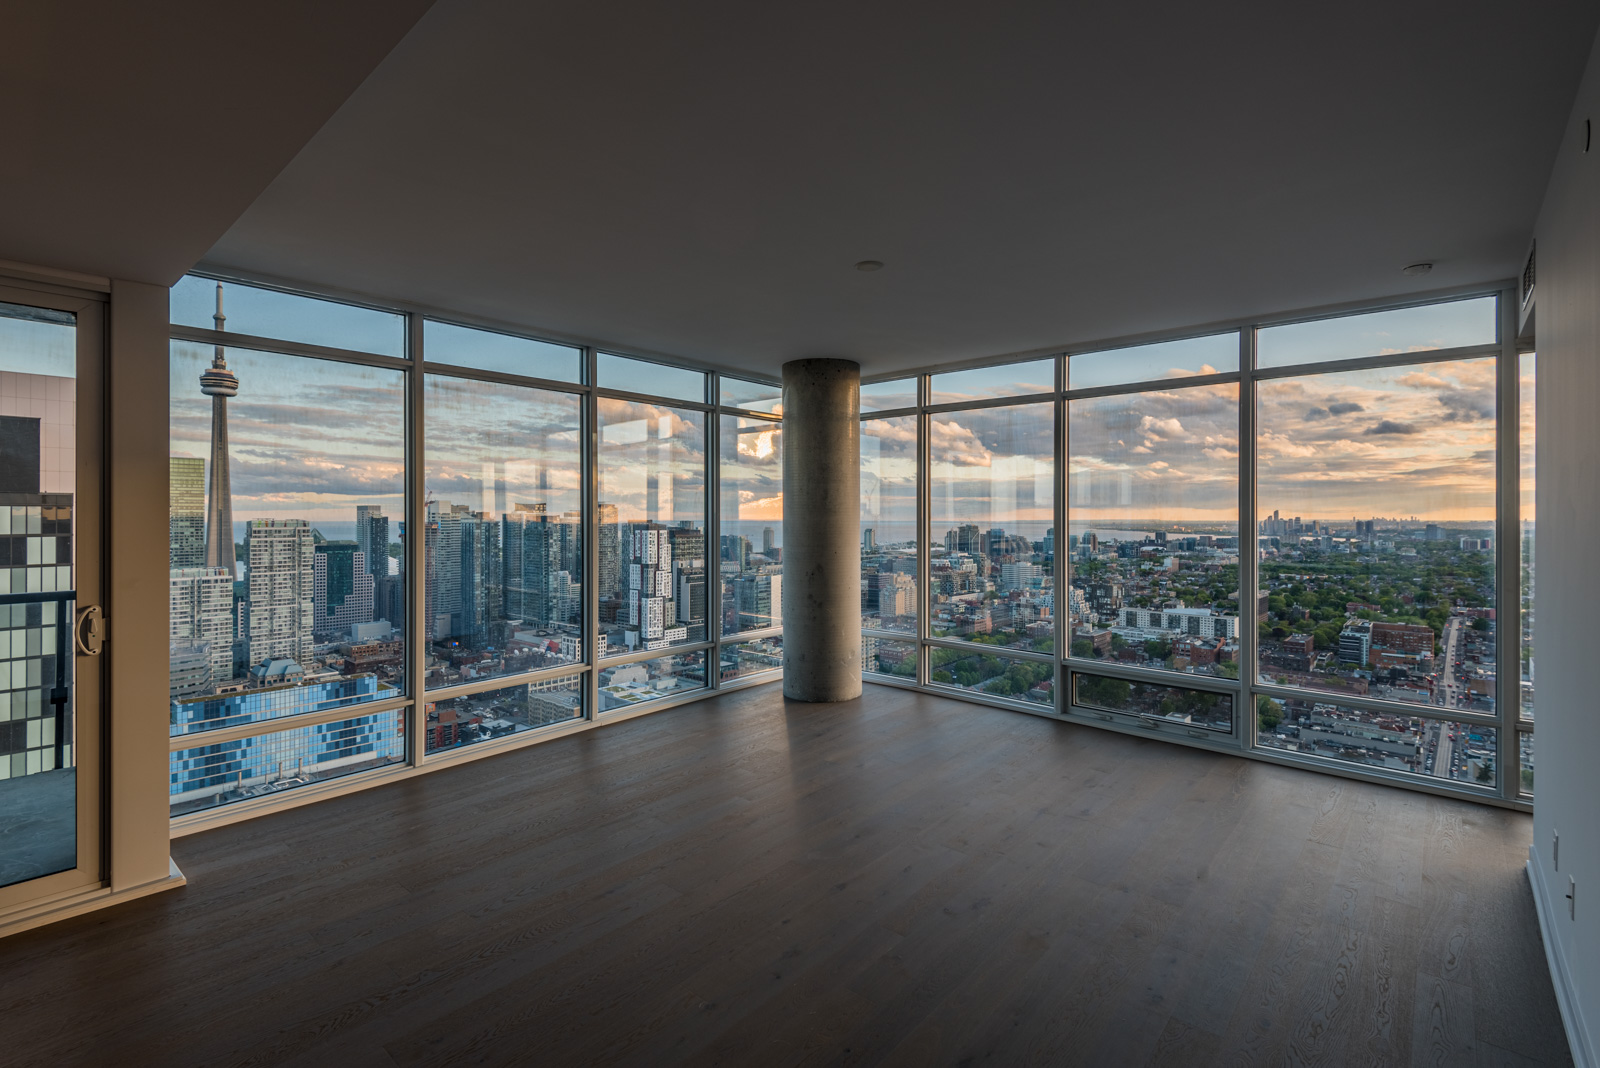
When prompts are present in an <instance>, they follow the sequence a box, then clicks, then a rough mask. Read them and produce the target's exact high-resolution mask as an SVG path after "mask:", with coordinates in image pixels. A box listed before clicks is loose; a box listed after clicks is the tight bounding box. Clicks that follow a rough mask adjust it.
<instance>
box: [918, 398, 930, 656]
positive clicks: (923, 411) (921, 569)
mask: <svg viewBox="0 0 1600 1068" xmlns="http://www.w3.org/2000/svg"><path fill="white" fill-rule="evenodd" d="M929 389H930V380H929V376H927V375H925V374H921V375H918V376H917V685H918V686H927V685H928V683H929V681H930V680H931V679H932V677H933V675H932V671H931V670H930V663H929V662H930V660H931V659H932V653H931V649H930V647H929V645H928V644H927V641H928V635H929V634H930V633H932V629H933V628H932V627H931V626H930V621H931V619H932V616H933V591H932V590H931V589H930V588H929V585H930V582H931V578H932V573H933V568H932V561H931V556H932V552H933V523H932V518H931V513H932V478H933V470H932V467H931V463H932V460H931V455H932V454H931V451H930V438H931V436H932V435H931V433H930V427H929V422H928V421H929V419H930V418H931V416H929V415H928V411H927V408H928V394H929Z"/></svg>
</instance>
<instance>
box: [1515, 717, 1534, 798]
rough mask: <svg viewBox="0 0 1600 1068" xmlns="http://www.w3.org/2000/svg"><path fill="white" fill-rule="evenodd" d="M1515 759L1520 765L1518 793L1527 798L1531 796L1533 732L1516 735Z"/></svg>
mask: <svg viewBox="0 0 1600 1068" xmlns="http://www.w3.org/2000/svg"><path fill="white" fill-rule="evenodd" d="M1517 758H1518V763H1519V764H1520V765H1521V769H1522V778H1521V783H1520V787H1519V789H1520V791H1521V792H1522V793H1523V794H1524V795H1526V796H1528V797H1532V796H1533V732H1532V731H1522V732H1521V733H1519V734H1518V735H1517Z"/></svg>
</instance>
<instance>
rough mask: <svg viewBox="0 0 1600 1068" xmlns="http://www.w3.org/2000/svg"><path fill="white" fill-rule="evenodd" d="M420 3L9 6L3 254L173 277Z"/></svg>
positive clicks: (115, 273) (0, 199)
mask: <svg viewBox="0 0 1600 1068" xmlns="http://www.w3.org/2000/svg"><path fill="white" fill-rule="evenodd" d="M427 7H428V0H344V2H341V3H338V4H329V3H326V2H324V0H274V2H273V3H272V4H271V5H269V6H268V8H266V9H264V8H262V6H261V5H254V4H237V5H228V4H217V3H216V2H215V0H163V2H161V3H130V2H128V0H72V2H70V3H63V2H56V3H49V2H36V3H25V4H9V5H7V6H6V8H5V14H4V20H3V24H4V30H3V32H0V122H3V133H0V205H3V209H0V259H5V260H12V261H16V262H20V263H26V264H32V265H35V266H44V267H54V268H58V269H62V270H68V271H76V272H79V273H85V274H96V275H104V276H107V277H112V278H125V279H131V280H134V281H142V282H156V283H161V284H170V283H171V282H173V281H174V280H175V279H176V278H177V276H179V275H181V274H182V273H183V272H184V271H185V270H186V269H188V267H189V266H190V265H192V264H193V263H194V262H195V260H197V259H199V258H200V257H201V256H202V255H204V254H205V251H206V250H207V249H208V248H210V247H211V245H212V243H213V242H215V241H216V240H217V238H218V237H219V236H221V234H222V233H223V231H225V230H226V229H227V228H228V227H229V226H230V225H231V224H232V223H233V221H234V220H235V219H237V218H238V217H239V213H240V212H242V211H244V209H245V208H246V207H248V206H249V205H250V203H251V201H253V200H255V198H256V196H257V195H258V194H259V193H260V192H261V191H262V190H263V189H265V188H266V187H267V184H268V183H269V182H271V181H272V179H273V178H274V177H275V176H276V175H277V173H278V172H279V171H280V170H282V169H283V166H284V164H286V163H288V162H289V161H290V160H291V159H293V158H294V155H295V153H296V152H298V151H299V150H300V148H301V147H302V146H304V145H305V143H306V141H307V140H309V139H310V137H311V136H312V135H313V134H314V133H316V132H317V129H318V128H319V127H320V126H321V125H322V124H323V122H325V121H326V120H327V118H328V116H330V115H332V114H333V113H334V111H335V110H337V108H338V107H339V105H340V104H342V103H343V102H344V101H345V99H346V98H347V97H348V96H349V95H350V93H351V92H353V91H354V90H355V88H356V87H357V86H359V85H360V84H361V82H362V80H363V79H365V78H366V76H367V75H368V74H369V73H371V71H372V69H373V67H375V66H377V64H378V62H379V61H380V60H382V59H383V57H384V56H385V55H387V54H388V52H389V50H390V49H391V48H393V47H394V45H395V43H396V42H398V41H399V40H400V38H401V37H402V36H404V35H405V33H406V31H407V30H409V29H410V28H411V27H412V25H413V24H415V22H416V20H417V17H418V16H419V15H421V14H422V12H423V11H425V10H427ZM264 10H270V12H271V18H270V19H268V18H265V17H264V15H263V11H264Z"/></svg>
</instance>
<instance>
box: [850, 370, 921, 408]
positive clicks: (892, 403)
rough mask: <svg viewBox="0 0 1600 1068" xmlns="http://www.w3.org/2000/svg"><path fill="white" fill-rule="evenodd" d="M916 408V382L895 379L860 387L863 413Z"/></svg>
mask: <svg viewBox="0 0 1600 1068" xmlns="http://www.w3.org/2000/svg"><path fill="white" fill-rule="evenodd" d="M916 406H917V380H916V379H915V378H896V379H894V380H893V381H889V382H873V383H871V384H868V385H863V386H862V387H861V410H862V411H863V412H888V411H894V410H895V409H897V408H915V407H916Z"/></svg>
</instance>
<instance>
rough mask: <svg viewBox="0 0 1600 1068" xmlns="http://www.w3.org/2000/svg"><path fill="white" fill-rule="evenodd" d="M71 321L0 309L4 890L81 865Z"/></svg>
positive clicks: (0, 842) (0, 856)
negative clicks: (69, 647)
mask: <svg viewBox="0 0 1600 1068" xmlns="http://www.w3.org/2000/svg"><path fill="white" fill-rule="evenodd" d="M77 345H78V327H77V318H76V316H74V315H73V314H72V313H71V312H62V311H54V310H52V309H48V308H36V307H30V306H25V305H18V304H0V482H3V489H0V594H5V595H6V596H7V598H8V599H9V600H11V603H9V604H0V886H6V885H10V884H12V883H18V882H22V881H23V880H26V879H35V878H38V877H40V876H44V875H51V874H54V873H56V872H60V871H69V870H71V869H72V868H75V867H76V866H77V864H78V836H77V829H78V827H77V815H78V808H77V804H78V781H77V770H76V767H75V764H76V760H75V759H74V738H75V719H74V716H75V702H74V699H73V689H74V685H75V679H74V668H75V658H74V657H72V656H71V655H70V653H69V654H68V655H65V656H63V655H61V650H62V649H63V648H64V647H66V646H65V643H64V642H63V640H62V639H64V638H65V639H66V640H67V641H70V640H71V639H70V638H69V637H68V632H69V630H70V627H71V620H72V613H73V611H74V610H75V608H76V607H77V604H76V601H75V600H74V590H75V586H76V577H75V575H74V572H73V564H74V559H73V555H74V538H73V516H74V505H75V503H76V500H75V497H76V493H77V440H78V439H77V393H78V391H77V385H78V383H77V367H78V360H77Z"/></svg>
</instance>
